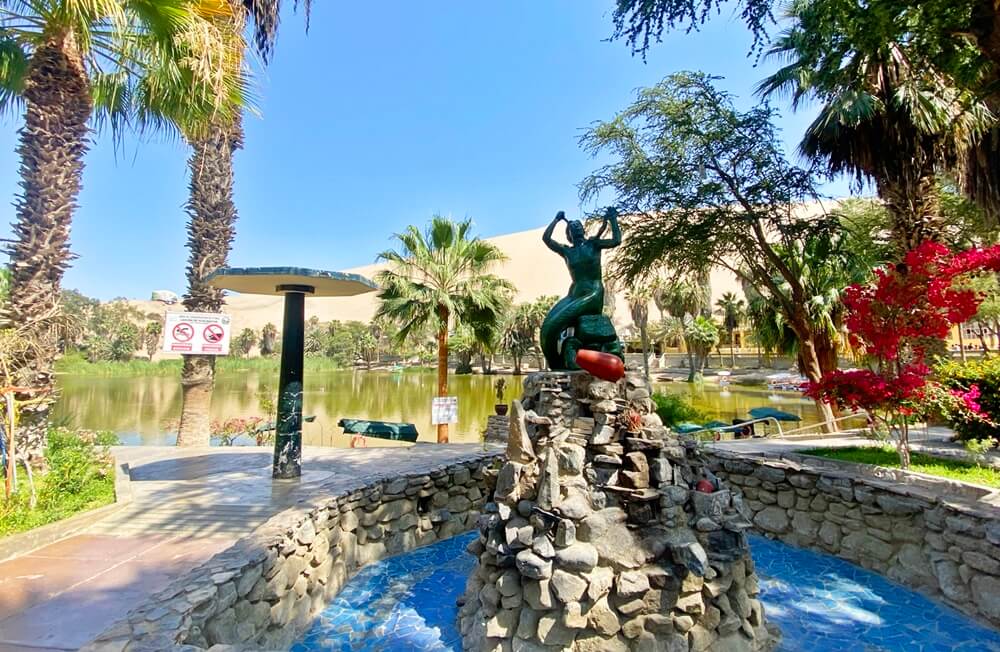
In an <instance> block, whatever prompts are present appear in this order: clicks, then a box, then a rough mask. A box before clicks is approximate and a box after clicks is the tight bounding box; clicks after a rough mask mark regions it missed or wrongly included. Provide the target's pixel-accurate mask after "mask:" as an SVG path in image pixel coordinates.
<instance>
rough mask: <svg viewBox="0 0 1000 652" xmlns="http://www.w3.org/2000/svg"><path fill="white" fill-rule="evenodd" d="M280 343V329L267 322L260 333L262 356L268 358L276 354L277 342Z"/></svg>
mask: <svg viewBox="0 0 1000 652" xmlns="http://www.w3.org/2000/svg"><path fill="white" fill-rule="evenodd" d="M277 341H278V327H277V326H275V325H274V324H272V323H271V322H267V323H266V324H264V328H263V329H262V330H261V331H260V354H261V356H263V357H267V356H269V355H271V354H273V353H274V345H275V342H277Z"/></svg>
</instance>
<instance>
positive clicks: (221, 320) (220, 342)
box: [163, 312, 231, 355]
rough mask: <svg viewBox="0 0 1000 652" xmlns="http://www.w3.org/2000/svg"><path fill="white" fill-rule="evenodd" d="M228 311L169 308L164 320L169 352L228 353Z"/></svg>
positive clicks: (167, 350) (165, 341)
mask: <svg viewBox="0 0 1000 652" xmlns="http://www.w3.org/2000/svg"><path fill="white" fill-rule="evenodd" d="M230 320H231V317H230V316H229V315H223V314H216V313H212V312H168V313H167V314H166V320H165V321H164V324H163V350H164V351H166V352H167V353H191V354H195V355H228V354H229V335H230Z"/></svg>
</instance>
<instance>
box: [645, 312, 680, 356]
mask: <svg viewBox="0 0 1000 652" xmlns="http://www.w3.org/2000/svg"><path fill="white" fill-rule="evenodd" d="M649 331H650V332H649V334H650V336H651V337H652V338H653V341H654V342H659V343H660V350H661V351H662V350H665V349H666V348H667V347H668V346H671V344H670V342H676V343H677V345H678V348H680V347H682V346H683V343H684V322H683V321H682V320H681V319H679V318H677V317H673V316H671V315H667V316H666V317H664V318H663V319H661V320H659V321H657V322H654V323H653V324H652V325H650V327H649Z"/></svg>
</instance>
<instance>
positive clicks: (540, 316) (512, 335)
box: [500, 300, 548, 376]
mask: <svg viewBox="0 0 1000 652" xmlns="http://www.w3.org/2000/svg"><path fill="white" fill-rule="evenodd" d="M547 313H548V309H547V308H546V307H545V305H544V304H543V303H541V301H539V300H535V301H531V302H528V303H519V304H517V305H516V306H514V309H513V310H511V311H510V313H509V314H508V315H507V318H506V320H505V322H504V326H503V334H502V335H501V338H500V346H501V347H502V348H503V349H504V350H505V351H507V352H508V353H510V355H511V357H512V358H513V359H514V375H515V376H519V375H521V360H522V358H524V356H526V355H527V354H528V353H529V352H530V351H531V350H532V349H533V348H534V347H535V346H536V344H537V342H538V329H539V328H541V326H542V322H543V321H544V320H545V315H546V314H547Z"/></svg>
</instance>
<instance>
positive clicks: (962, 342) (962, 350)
mask: <svg viewBox="0 0 1000 652" xmlns="http://www.w3.org/2000/svg"><path fill="white" fill-rule="evenodd" d="M964 326H965V324H959V325H958V352H959V357H960V358H961V360H962V362H965V361H966V359H965V336H964V335H963V334H962V329H963V327H964Z"/></svg>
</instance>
